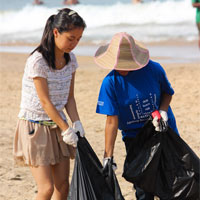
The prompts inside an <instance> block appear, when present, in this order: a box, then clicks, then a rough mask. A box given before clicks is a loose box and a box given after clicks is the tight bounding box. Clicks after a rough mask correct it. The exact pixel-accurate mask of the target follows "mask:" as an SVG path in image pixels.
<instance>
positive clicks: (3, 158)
mask: <svg viewBox="0 0 200 200" xmlns="http://www.w3.org/2000/svg"><path fill="white" fill-rule="evenodd" d="M27 56H28V55H27V54H12V53H0V127H1V129H0V180H1V186H0V200H32V199H34V196H35V193H36V192H37V188H36V186H35V183H34V180H33V178H32V175H31V174H30V171H29V168H26V167H14V165H13V157H12V141H13V135H14V131H15V126H16V122H17V114H18V112H19V104H20V92H21V79H22V75H23V69H24V64H25V61H26V58H27ZM77 59H78V62H79V65H80V68H79V69H78V70H77V74H76V85H75V96H76V101H77V106H78V110H79V115H80V118H81V121H82V123H83V125H84V128H85V131H86V137H87V139H88V141H89V142H90V144H91V145H92V147H93V149H94V150H95V152H96V154H97V156H98V157H99V159H100V160H102V156H103V151H104V124H105V116H103V115H99V114H96V113H95V109H96V102H97V98H98V92H99V88H100V85H101V81H102V79H103V77H104V76H105V75H106V74H107V73H108V71H106V70H104V69H100V68H98V67H97V66H96V65H95V64H94V62H93V59H92V58H91V57H77ZM163 67H164V68H165V70H166V72H167V75H168V78H169V80H170V82H171V83H172V86H173V88H174V89H175V95H174V97H173V100H172V103H171V106H172V109H173V111H174V113H175V116H176V120H177V124H178V128H179V132H180V134H181V137H182V138H183V139H184V140H185V141H186V142H187V143H188V144H189V146H190V147H191V148H192V149H193V150H194V151H195V152H196V154H197V155H198V156H200V92H199V87H200V78H199V77H200V64H199V63H189V64H163ZM124 158H125V150H124V144H123V142H122V141H121V133H120V132H119V134H118V138H117V141H116V146H115V160H116V162H117V164H118V170H117V171H116V174H117V178H118V181H119V183H120V187H121V190H122V193H123V195H124V198H125V199H126V200H134V199H135V198H134V193H133V190H132V185H131V184H130V183H128V182H126V181H125V180H124V179H123V178H122V177H121V174H122V169H123V161H124ZM72 171H73V161H72V162H71V173H72Z"/></svg>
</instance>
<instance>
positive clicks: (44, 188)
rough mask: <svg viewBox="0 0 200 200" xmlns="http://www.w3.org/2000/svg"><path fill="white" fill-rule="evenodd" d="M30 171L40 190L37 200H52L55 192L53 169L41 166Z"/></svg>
mask: <svg viewBox="0 0 200 200" xmlns="http://www.w3.org/2000/svg"><path fill="white" fill-rule="evenodd" d="M30 169H31V172H32V175H33V177H34V179H35V181H36V184H37V188H38V193H37V196H36V200H50V199H51V197H52V195H53V191H54V187H53V186H54V183H53V177H52V167H51V166H39V167H30Z"/></svg>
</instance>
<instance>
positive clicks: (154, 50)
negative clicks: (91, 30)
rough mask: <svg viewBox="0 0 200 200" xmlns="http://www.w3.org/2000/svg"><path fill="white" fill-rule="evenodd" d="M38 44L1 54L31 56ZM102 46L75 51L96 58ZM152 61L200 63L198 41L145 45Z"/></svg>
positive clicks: (2, 49) (9, 47)
mask: <svg viewBox="0 0 200 200" xmlns="http://www.w3.org/2000/svg"><path fill="white" fill-rule="evenodd" d="M37 45H38V44H36V43H13V44H12V43H7V44H0V53H19V54H29V53H31V52H32V51H33V50H34V49H35V48H36V47H37ZM99 46H100V44H91V43H81V42H80V44H79V45H78V46H77V47H76V49H74V50H73V52H74V53H75V54H76V55H77V56H94V55H95V52H96V50H97V49H98V47H99ZM144 46H146V48H147V49H149V52H150V57H151V59H152V60H157V61H158V62H161V63H167V64H169V63H198V62H199V63H200V49H199V48H198V43H197V41H187V42H186V41H178V40H175V41H171V40H170V41H162V42H154V43H152V42H150V43H144Z"/></svg>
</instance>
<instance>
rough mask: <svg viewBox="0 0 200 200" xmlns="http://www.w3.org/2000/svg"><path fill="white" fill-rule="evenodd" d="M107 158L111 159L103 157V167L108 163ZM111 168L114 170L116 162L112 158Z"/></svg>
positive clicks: (109, 158) (108, 158)
mask: <svg viewBox="0 0 200 200" xmlns="http://www.w3.org/2000/svg"><path fill="white" fill-rule="evenodd" d="M109 160H111V157H106V158H103V168H105V167H106V165H107V163H108V161H109ZM112 169H113V171H115V170H116V169H117V164H116V162H115V161H114V158H113V162H112Z"/></svg>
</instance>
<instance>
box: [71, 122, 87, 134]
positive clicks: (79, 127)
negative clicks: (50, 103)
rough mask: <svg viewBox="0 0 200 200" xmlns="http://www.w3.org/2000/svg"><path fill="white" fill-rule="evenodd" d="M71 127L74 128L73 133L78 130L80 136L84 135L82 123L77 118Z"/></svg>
mask: <svg viewBox="0 0 200 200" xmlns="http://www.w3.org/2000/svg"><path fill="white" fill-rule="evenodd" d="M72 128H73V129H74V131H75V133H77V132H79V133H80V136H81V137H84V136H85V131H84V128H83V125H82V123H81V122H80V121H79V120H78V121H75V122H73V124H72Z"/></svg>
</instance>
